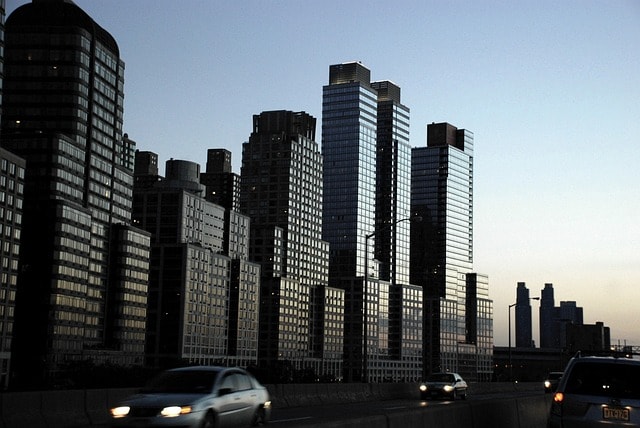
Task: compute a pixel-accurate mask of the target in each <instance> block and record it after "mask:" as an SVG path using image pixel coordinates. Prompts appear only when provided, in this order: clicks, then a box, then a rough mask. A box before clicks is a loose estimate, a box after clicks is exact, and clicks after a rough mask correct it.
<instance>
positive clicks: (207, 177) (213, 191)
mask: <svg viewBox="0 0 640 428" xmlns="http://www.w3.org/2000/svg"><path fill="white" fill-rule="evenodd" d="M200 182H201V183H202V184H204V185H205V186H206V189H205V198H206V199H207V201H211V202H213V203H215V204H218V205H222V206H223V207H225V208H226V209H228V210H233V211H239V210H240V176H239V175H238V174H235V173H233V172H232V171H231V152H230V151H229V150H225V149H209V150H208V151H207V165H206V171H205V172H204V173H202V174H200Z"/></svg>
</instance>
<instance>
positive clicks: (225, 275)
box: [133, 152, 260, 367]
mask: <svg viewBox="0 0 640 428" xmlns="http://www.w3.org/2000/svg"><path fill="white" fill-rule="evenodd" d="M155 165H157V156H156V155H155V154H152V153H149V152H138V153H137V161H136V171H137V173H136V188H135V192H134V212H133V218H134V222H135V224H136V225H138V226H139V227H141V228H143V229H145V230H147V231H148V232H149V233H151V236H152V242H151V275H150V280H149V299H148V323H147V334H146V352H145V354H146V362H147V365H149V366H151V367H168V366H171V365H173V364H175V363H176V362H177V361H182V362H186V363H190V364H224V365H226V364H231V365H242V366H248V365H254V364H256V362H257V342H258V299H259V273H260V268H259V266H258V265H256V264H254V263H250V262H248V261H247V260H246V257H244V258H242V257H236V256H234V257H231V256H230V255H229V253H228V252H226V250H225V248H229V244H228V242H226V236H229V235H231V236H233V237H234V239H236V240H239V241H240V240H242V241H244V243H243V244H241V245H239V246H237V247H239V248H247V247H248V240H249V219H248V218H247V217H246V216H242V215H239V214H237V215H236V218H237V219H238V220H239V221H238V225H239V227H238V229H236V230H233V231H231V233H228V232H227V231H225V225H226V223H225V217H226V216H227V214H226V211H227V210H225V208H224V207H222V206H220V205H217V204H214V203H213V202H210V201H207V200H206V199H205V198H204V188H205V186H204V185H203V184H201V183H200V165H198V164H196V163H194V162H190V161H183V160H173V159H172V160H169V161H167V162H166V167H165V170H166V174H165V177H164V178H162V179H160V180H158V179H154V177H157V168H156V167H155ZM146 174H148V175H149V177H148V178H149V179H145V177H144V176H145V175H146ZM232 247H233V245H232Z"/></svg>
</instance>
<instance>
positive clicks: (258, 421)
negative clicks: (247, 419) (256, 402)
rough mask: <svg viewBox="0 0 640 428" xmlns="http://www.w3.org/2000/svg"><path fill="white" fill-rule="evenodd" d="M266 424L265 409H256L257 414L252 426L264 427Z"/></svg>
mask: <svg viewBox="0 0 640 428" xmlns="http://www.w3.org/2000/svg"><path fill="white" fill-rule="evenodd" d="M266 423H267V421H266V420H265V417H264V407H258V408H257V409H256V412H255V413H254V414H253V419H252V420H251V426H252V427H257V426H260V425H264V424H266Z"/></svg>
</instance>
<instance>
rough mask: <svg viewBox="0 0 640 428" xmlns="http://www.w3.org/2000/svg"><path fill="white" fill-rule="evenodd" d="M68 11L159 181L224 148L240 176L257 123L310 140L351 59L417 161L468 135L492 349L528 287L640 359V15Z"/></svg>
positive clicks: (240, 5) (95, 6)
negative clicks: (571, 304) (177, 162)
mask: <svg viewBox="0 0 640 428" xmlns="http://www.w3.org/2000/svg"><path fill="white" fill-rule="evenodd" d="M24 3H27V1H23V0H7V4H6V7H7V14H9V13H10V12H12V11H13V10H14V9H15V8H16V7H17V6H19V5H22V4H24ZM75 3H76V4H77V5H78V6H80V7H81V8H83V9H84V10H85V11H86V12H87V13H88V14H89V15H91V17H92V18H93V19H94V20H96V21H97V22H98V23H99V24H100V25H101V26H102V27H104V28H105V29H106V30H107V31H109V32H110V33H111V34H112V35H113V36H114V38H115V39H116V41H117V42H118V44H119V47H120V52H121V57H122V59H123V60H124V61H125V121H124V131H125V132H126V133H128V134H129V137H130V138H132V139H133V140H135V141H136V142H137V148H138V149H140V150H149V151H153V152H156V153H158V155H159V157H160V163H161V170H162V172H163V171H164V163H165V162H166V161H167V160H168V159H170V158H174V159H184V160H190V161H194V162H198V163H200V164H201V165H202V168H203V169H204V165H205V163H206V152H207V149H209V148H226V149H228V150H230V151H231V152H232V154H233V165H234V172H236V173H240V163H241V159H242V151H241V150H242V149H241V145H242V143H243V142H244V141H246V140H247V139H248V138H249V135H250V133H251V131H252V116H253V115H254V114H258V113H260V112H262V111H267V110H281V109H283V110H292V111H306V112H307V113H309V114H311V115H313V116H314V117H316V118H317V119H318V128H317V137H318V138H317V139H318V142H320V135H321V127H320V123H321V118H322V86H323V85H326V84H327V83H328V78H329V77H328V76H329V65H331V64H337V63H341V62H347V61H354V60H358V61H361V62H362V63H363V64H364V65H365V66H367V67H368V68H369V69H370V70H371V77H372V79H373V80H391V81H393V82H395V83H396V84H397V85H399V86H400V87H401V88H402V101H403V104H405V105H406V106H408V107H409V108H410V109H411V144H412V146H414V147H417V146H424V145H425V144H426V125H427V124H428V123H431V122H449V123H451V124H452V125H454V126H456V127H458V128H464V129H468V130H471V131H472V132H473V133H474V134H475V158H474V174H475V180H474V251H475V258H474V269H475V271H477V272H480V273H485V274H487V275H489V282H490V297H491V299H493V301H494V336H495V344H496V345H498V346H506V344H507V342H508V339H507V329H508V306H509V305H510V304H512V303H514V302H515V290H516V284H517V282H518V281H524V282H526V284H527V287H528V288H529V289H530V290H531V291H530V292H531V296H540V290H541V289H542V288H543V287H544V284H545V283H547V282H550V283H553V285H554V289H555V297H556V305H559V302H560V301H576V302H577V304H578V306H581V307H583V308H584V322H585V323H587V324H593V323H595V322H596V321H603V322H604V323H605V325H608V326H609V327H610V328H611V337H612V341H614V342H617V340H618V339H619V340H621V341H623V340H627V343H628V344H634V345H640V226H639V221H640V1H637V0H600V1H592V0H579V1H578V0H562V1H558V0H552V1H550V0H542V1H532V0H525V1H517V2H514V1H510V0H504V1H492V0H490V1H458V0H449V1H445V0H442V1H431V0H415V1H407V0H398V1H394V2H383V1H358V0H354V1H345V0H341V1H336V0H322V1H319V0H318V1H311V0H278V1H276V0H273V1H272V0H255V1H247V0H233V1H226V0H225V1H223V0H219V1H214V0H180V1H175V0H174V1H168V0H76V1H75ZM532 306H533V313H534V318H533V326H534V339H535V341H536V344H539V337H538V316H537V314H538V303H537V302H535V301H533V302H532ZM514 325H515V324H514Z"/></svg>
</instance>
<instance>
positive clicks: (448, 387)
mask: <svg viewBox="0 0 640 428" xmlns="http://www.w3.org/2000/svg"><path fill="white" fill-rule="evenodd" d="M444 391H445V392H451V391H453V386H451V385H445V386H444Z"/></svg>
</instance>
